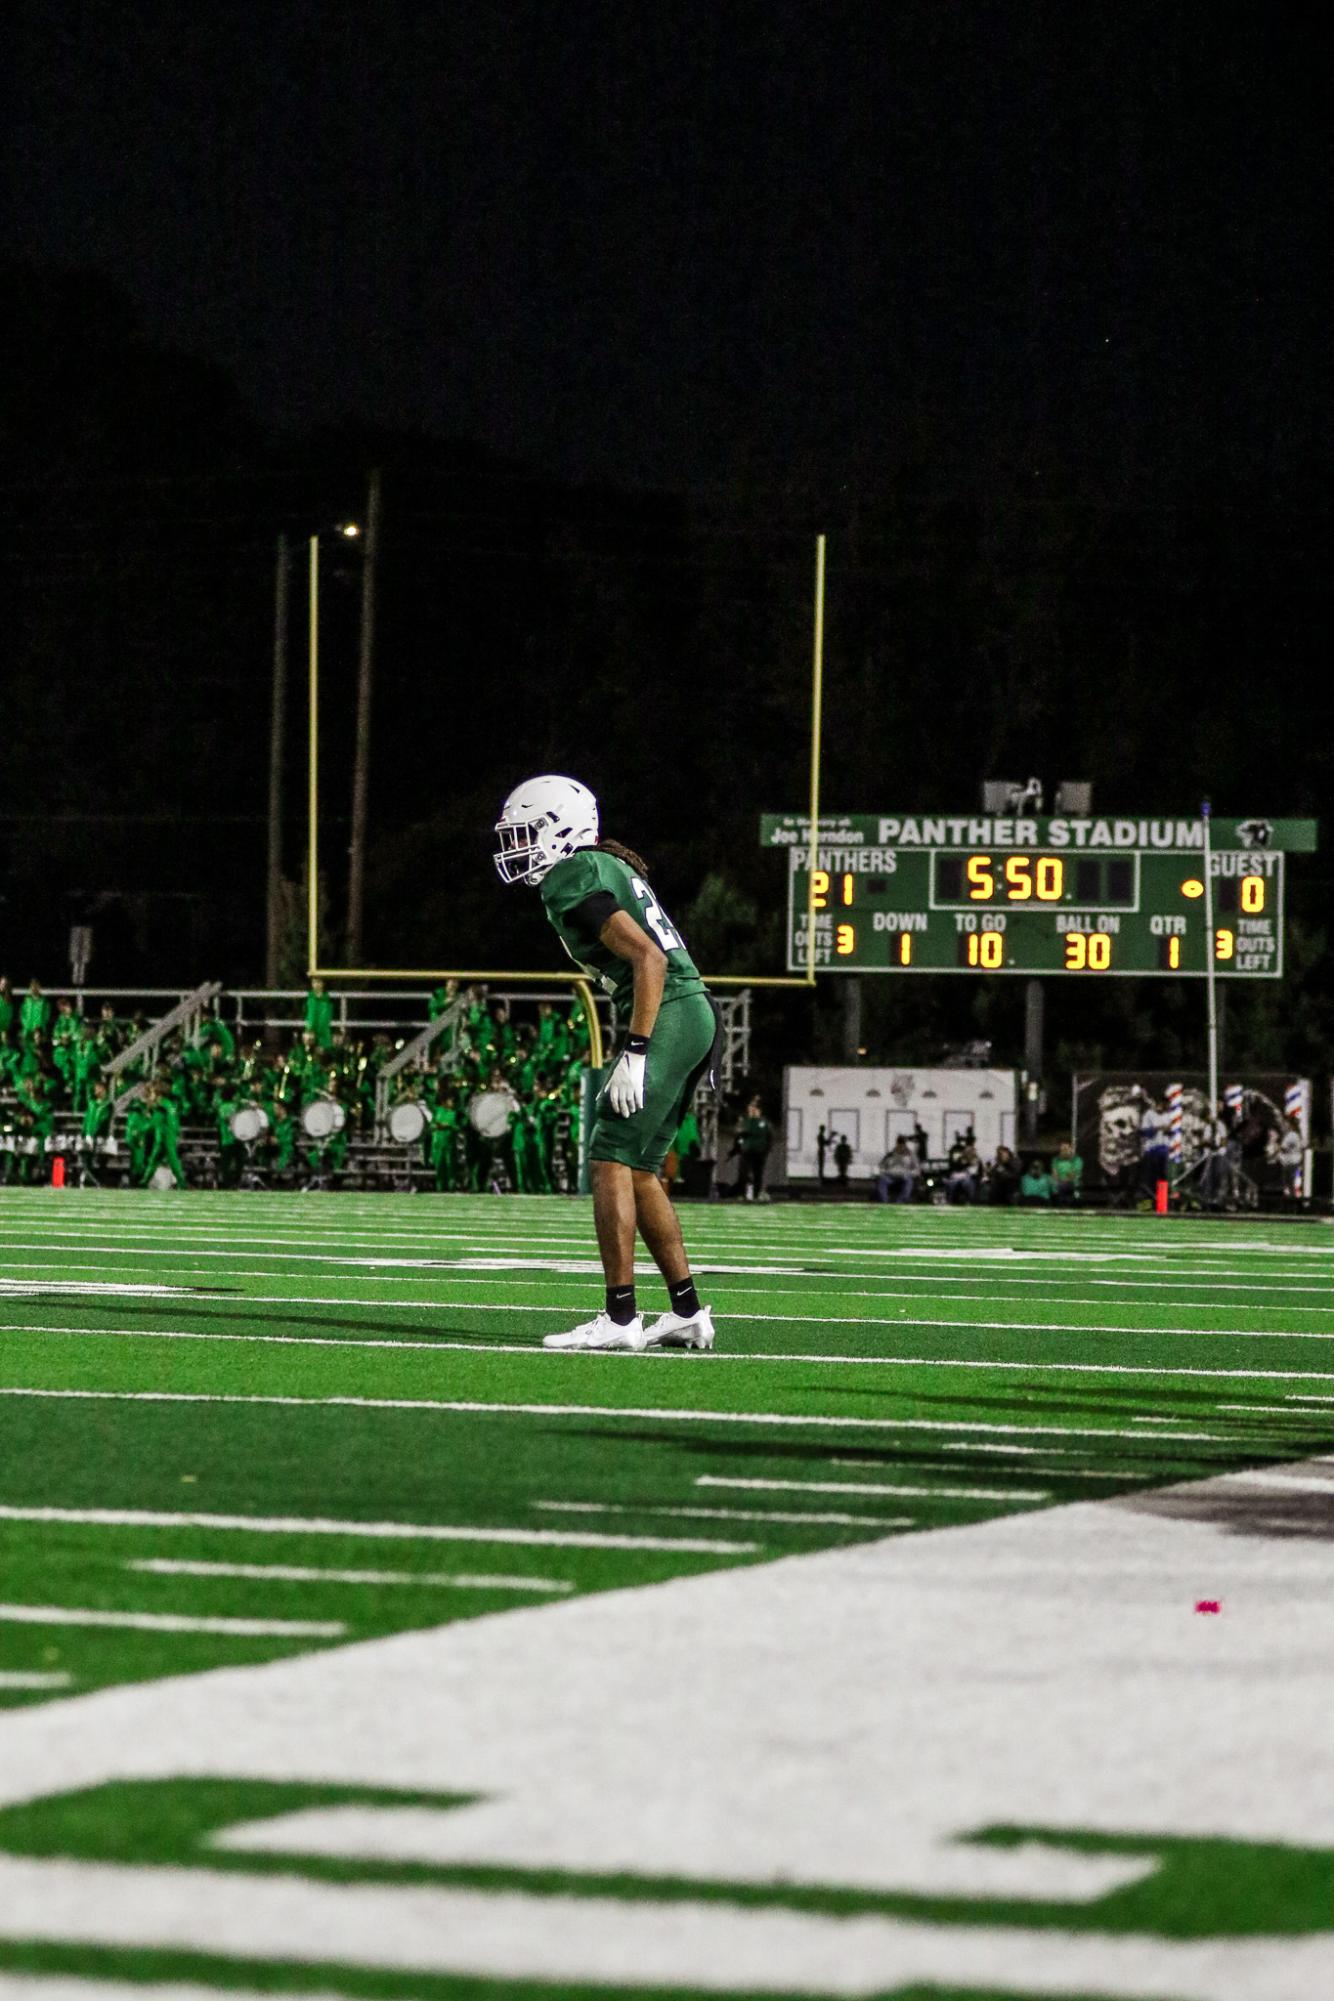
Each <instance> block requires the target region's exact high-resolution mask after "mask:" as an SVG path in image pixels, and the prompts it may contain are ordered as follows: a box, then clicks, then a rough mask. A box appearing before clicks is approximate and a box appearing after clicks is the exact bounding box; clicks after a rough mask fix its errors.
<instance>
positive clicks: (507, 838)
mask: <svg viewBox="0 0 1334 2001" xmlns="http://www.w3.org/2000/svg"><path fill="white" fill-rule="evenodd" d="M554 827H555V820H554V817H553V816H552V814H550V813H544V814H543V815H542V817H541V818H540V819H538V820H522V821H517V822H515V821H507V820H499V821H497V823H496V832H497V834H499V836H500V846H499V848H498V849H497V851H496V855H495V864H496V873H497V875H499V877H500V880H501V881H502V882H541V880H542V878H543V876H544V875H545V874H546V873H547V871H548V870H549V869H552V868H554V867H555V865H556V863H557V862H558V861H559V860H560V856H559V855H553V854H548V852H547V849H546V845H545V843H544V841H543V838H542V836H543V834H544V832H545V833H548V834H549V833H550V832H551V831H553V830H554Z"/></svg>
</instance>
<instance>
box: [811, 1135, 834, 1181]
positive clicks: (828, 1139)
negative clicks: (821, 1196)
mask: <svg viewBox="0 0 1334 2001" xmlns="http://www.w3.org/2000/svg"><path fill="white" fill-rule="evenodd" d="M832 1142H833V1134H832V1133H829V1132H827V1131H826V1130H825V1128H824V1127H823V1126H821V1127H820V1130H819V1132H817V1133H816V1135H815V1158H816V1162H817V1165H818V1171H819V1177H820V1186H821V1187H822V1188H823V1187H824V1161H825V1155H826V1154H827V1153H828V1151H829V1148H830V1146H831V1144H832Z"/></svg>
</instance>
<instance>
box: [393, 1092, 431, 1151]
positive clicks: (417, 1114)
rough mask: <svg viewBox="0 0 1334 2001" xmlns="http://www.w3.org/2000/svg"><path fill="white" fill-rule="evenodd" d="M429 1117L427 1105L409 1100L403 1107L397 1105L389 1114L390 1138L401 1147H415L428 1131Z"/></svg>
mask: <svg viewBox="0 0 1334 2001" xmlns="http://www.w3.org/2000/svg"><path fill="white" fill-rule="evenodd" d="M427 1123H428V1115H427V1111H426V1107H425V1105H422V1104H418V1103H417V1102H416V1101H415V1100H413V1099H411V1098H407V1099H405V1100H404V1101H403V1103H402V1104H401V1105H395V1106H394V1109H393V1111H392V1112H390V1114H389V1137H390V1138H391V1139H396V1140H397V1141H398V1142H399V1144H400V1145H401V1146H415V1144H416V1142H417V1141H418V1140H419V1139H420V1138H421V1136H422V1134H423V1133H424V1132H425V1131H426V1127H427Z"/></svg>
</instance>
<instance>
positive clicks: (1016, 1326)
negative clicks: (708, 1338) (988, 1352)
mask: <svg viewBox="0 0 1334 2001" xmlns="http://www.w3.org/2000/svg"><path fill="white" fill-rule="evenodd" d="M871 1296H873V1297H875V1298H880V1297H881V1295H880V1294H879V1293H877V1294H874V1295H871ZM210 1303H211V1304H216V1302H210ZM229 1303H234V1304H235V1306H236V1308H237V1310H238V1311H240V1310H243V1309H244V1308H245V1307H248V1306H340V1307H342V1308H343V1309H344V1310H346V1309H347V1308H348V1307H349V1306H353V1307H355V1306H356V1305H357V1304H358V1302H356V1301H354V1300H349V1299H348V1296H347V1294H346V1293H345V1292H343V1293H267V1292H254V1293H246V1294H244V1295H243V1296H242V1297H241V1298H239V1299H237V1300H236V1301H235V1302H229ZM364 1303H365V1304H366V1305H367V1306H372V1307H373V1306H374V1305H375V1304H376V1302H374V1301H366V1302H364ZM379 1304H381V1305H382V1306H388V1305H390V1304H392V1305H393V1308H394V1310H395V1311H396V1312H398V1313H508V1314H511V1315H513V1314H518V1313H528V1314H533V1313H543V1314H547V1315H550V1314H552V1313H553V1312H559V1311H560V1310H561V1309H560V1308H559V1307H553V1306H551V1305H544V1304H542V1303H541V1302H540V1301H538V1302H535V1303H534V1304H533V1305H531V1306H520V1305H516V1304H514V1303H513V1302H512V1301H507V1300H495V1301H491V1300H482V1299H475V1300H474V1299H470V1300H461V1299H395V1300H393V1301H392V1302H391V1301H388V1300H385V1301H381V1302H379ZM727 1318H728V1319H729V1320H759V1321H764V1322H767V1323H770V1324H772V1323H773V1321H775V1320H781V1321H782V1323H783V1324H784V1325H786V1326H804V1325H811V1326H816V1327H897V1328H899V1329H902V1328H903V1325H904V1322H905V1320H906V1321H907V1322H908V1324H909V1325H910V1326H911V1327H914V1328H916V1329H918V1330H919V1331H920V1332H922V1333H924V1334H929V1333H930V1332H931V1331H932V1329H933V1328H936V1327H942V1328H949V1329H957V1328H965V1329H971V1328H977V1329H980V1330H982V1331H984V1332H1001V1333H1015V1334H1082V1335H1085V1336H1089V1335H1098V1334H1133V1335H1138V1336H1139V1337H1140V1338H1141V1339H1142V1340H1157V1339H1159V1338H1161V1337H1164V1336H1175V1337H1179V1338H1182V1339H1187V1340H1191V1341H1206V1340H1236V1341H1328V1342H1334V1331H1331V1332H1330V1333H1328V1334H1322V1333H1316V1332H1307V1333H1303V1332H1300V1331H1299V1330H1296V1329H1293V1328H1287V1327H1285V1328H1281V1329H1278V1328H1260V1329H1256V1328H1251V1327H1142V1326H1139V1325H1138V1324H1136V1325H1135V1326H1123V1325H1121V1324H1119V1323H1116V1322H1112V1321H1099V1322H1097V1323H1096V1324H1095V1323H1090V1322H1088V1321H1083V1320H939V1319H936V1318H935V1317H934V1316H933V1317H931V1318H930V1319H927V1318H925V1317H922V1316H921V1315H918V1314H916V1313H915V1312H913V1313H910V1311H909V1309H908V1308H907V1307H905V1308H904V1309H903V1311H902V1312H900V1313H897V1314H894V1315H893V1316H892V1317H891V1318H885V1317H883V1316H880V1315H877V1314H872V1313H782V1314H775V1313H749V1312H747V1313H741V1312H730V1311H729V1312H728V1314H727Z"/></svg>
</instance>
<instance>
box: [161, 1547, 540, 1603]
mask: <svg viewBox="0 0 1334 2001" xmlns="http://www.w3.org/2000/svg"><path fill="white" fill-rule="evenodd" d="M122 1568H123V1569H125V1570H142V1571H146V1572H148V1573H150V1574H151V1575H152V1576H154V1577H248V1578H254V1579H255V1580H257V1581H267V1580H269V1579H273V1580H274V1581H275V1582H277V1583H281V1584H375V1585H381V1584H409V1585H426V1586H429V1587H431V1588H432V1589H435V1588H437V1587H441V1588H445V1589H448V1590H453V1591H533V1592H537V1593H539V1594H544V1593H559V1592H566V1591H573V1589H574V1586H573V1584H570V1583H568V1582H567V1581H566V1580H565V1579H564V1578H556V1577H484V1576H478V1575H473V1574H471V1573H469V1572H467V1571H462V1570H459V1571H453V1570H322V1569H320V1567H319V1565H318V1564H299V1563H196V1562H192V1561H189V1560H187V1559H185V1558H183V1557H169V1556H140V1557H135V1558H133V1559H131V1561H130V1562H128V1563H126V1564H123V1565H122Z"/></svg>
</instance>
